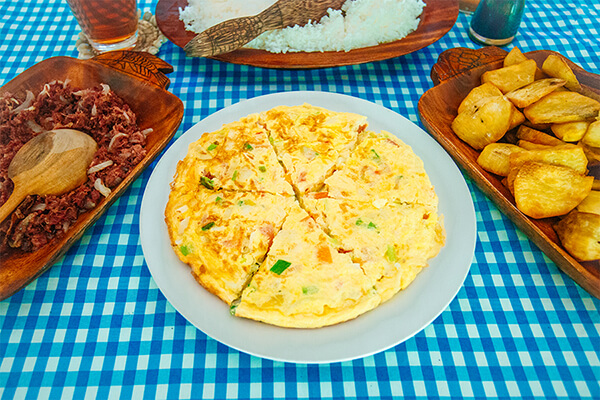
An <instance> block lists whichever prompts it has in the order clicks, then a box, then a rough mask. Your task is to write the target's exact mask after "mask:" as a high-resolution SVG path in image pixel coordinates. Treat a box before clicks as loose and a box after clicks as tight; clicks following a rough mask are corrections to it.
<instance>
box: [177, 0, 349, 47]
mask: <svg viewBox="0 0 600 400" xmlns="http://www.w3.org/2000/svg"><path fill="white" fill-rule="evenodd" d="M345 2H346V0H279V1H278V2H276V3H275V4H273V5H272V6H271V7H269V8H267V9H266V10H264V11H263V12H261V13H260V14H258V15H254V16H249V17H241V18H234V19H230V20H228V21H224V22H222V23H220V24H217V25H215V26H212V27H210V28H208V29H207V30H205V31H204V32H202V33H200V34H198V35H196V36H195V37H194V38H193V39H192V40H190V41H189V42H188V43H187V44H186V45H185V46H184V48H183V49H184V50H185V52H186V54H187V55H188V56H190V57H212V56H216V55H219V54H223V53H229V52H231V51H234V50H237V49H239V48H240V47H242V46H244V45H245V44H246V43H248V42H250V41H252V40H253V39H254V38H256V37H257V36H259V35H260V34H262V33H264V32H266V31H270V30H274V29H283V28H286V27H288V26H294V25H300V26H304V25H306V24H307V23H308V22H309V21H320V20H321V18H323V17H324V16H325V15H326V14H327V10H328V9H330V8H332V9H339V8H341V7H342V5H343V4H344V3H345Z"/></svg>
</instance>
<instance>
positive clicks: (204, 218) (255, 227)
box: [165, 187, 297, 304]
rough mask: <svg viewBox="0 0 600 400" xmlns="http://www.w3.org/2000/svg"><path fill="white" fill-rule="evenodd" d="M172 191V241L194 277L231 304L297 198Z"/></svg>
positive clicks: (168, 212) (169, 218) (168, 213)
mask: <svg viewBox="0 0 600 400" xmlns="http://www.w3.org/2000/svg"><path fill="white" fill-rule="evenodd" d="M185 189H186V188H184V187H182V188H180V190H178V189H174V190H173V191H172V192H171V196H170V198H169V202H168V204H167V208H166V211H165V217H166V218H165V220H166V223H167V226H168V230H169V235H170V238H171V245H172V247H173V249H174V250H175V253H176V254H177V256H178V257H179V258H180V259H181V260H182V261H183V262H184V263H187V264H189V265H190V267H191V269H192V274H193V275H194V277H195V278H196V280H197V281H198V282H199V283H200V284H202V286H204V287H205V288H206V289H207V290H208V291H210V292H211V293H213V294H215V295H217V296H218V297H220V298H221V299H222V300H223V301H225V302H226V303H227V304H231V302H232V301H233V300H235V299H237V298H238V297H239V296H240V293H241V291H242V289H243V287H244V286H245V285H246V283H247V282H248V279H249V278H250V276H251V275H252V274H253V273H254V272H255V271H256V269H257V268H258V266H259V265H260V263H261V262H262V261H263V260H264V257H265V254H266V253H267V250H268V249H269V246H270V245H271V243H272V240H273V238H274V237H275V235H276V234H277V232H278V231H279V230H280V229H281V226H282V224H283V221H284V220H285V217H286V215H287V213H288V212H289V209H291V208H292V206H294V205H295V204H297V203H296V200H295V199H294V197H290V196H277V195H273V194H269V193H250V192H230V191H219V192H215V191H211V190H207V189H205V188H199V189H198V190H196V191H194V190H190V191H186V190H185Z"/></svg>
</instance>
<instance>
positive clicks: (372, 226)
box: [367, 222, 377, 229]
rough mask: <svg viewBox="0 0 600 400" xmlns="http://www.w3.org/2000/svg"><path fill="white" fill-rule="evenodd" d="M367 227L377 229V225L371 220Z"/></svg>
mask: <svg viewBox="0 0 600 400" xmlns="http://www.w3.org/2000/svg"><path fill="white" fill-rule="evenodd" d="M367 228H369V229H377V225H375V224H374V223H373V222H369V225H367Z"/></svg>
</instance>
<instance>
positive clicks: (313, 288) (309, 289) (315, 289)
mask: <svg viewBox="0 0 600 400" xmlns="http://www.w3.org/2000/svg"><path fill="white" fill-rule="evenodd" d="M318 291H319V288H318V287H316V286H312V285H311V286H302V294H306V295H311V294H315V293H317V292H318Z"/></svg>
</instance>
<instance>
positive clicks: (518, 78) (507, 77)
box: [481, 60, 537, 93]
mask: <svg viewBox="0 0 600 400" xmlns="http://www.w3.org/2000/svg"><path fill="white" fill-rule="evenodd" d="M536 67H537V65H536V63H535V61H534V60H527V61H523V62H520V63H519V64H514V65H511V66H508V67H503V68H499V69H495V70H491V71H486V72H484V73H483V75H481V82H483V83H486V82H491V83H492V84H494V86H496V87H497V88H498V89H500V90H501V91H502V93H508V92H510V91H511V90H515V89H518V88H521V87H523V86H525V85H528V84H530V83H531V82H533V80H534V79H535V69H536Z"/></svg>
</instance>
